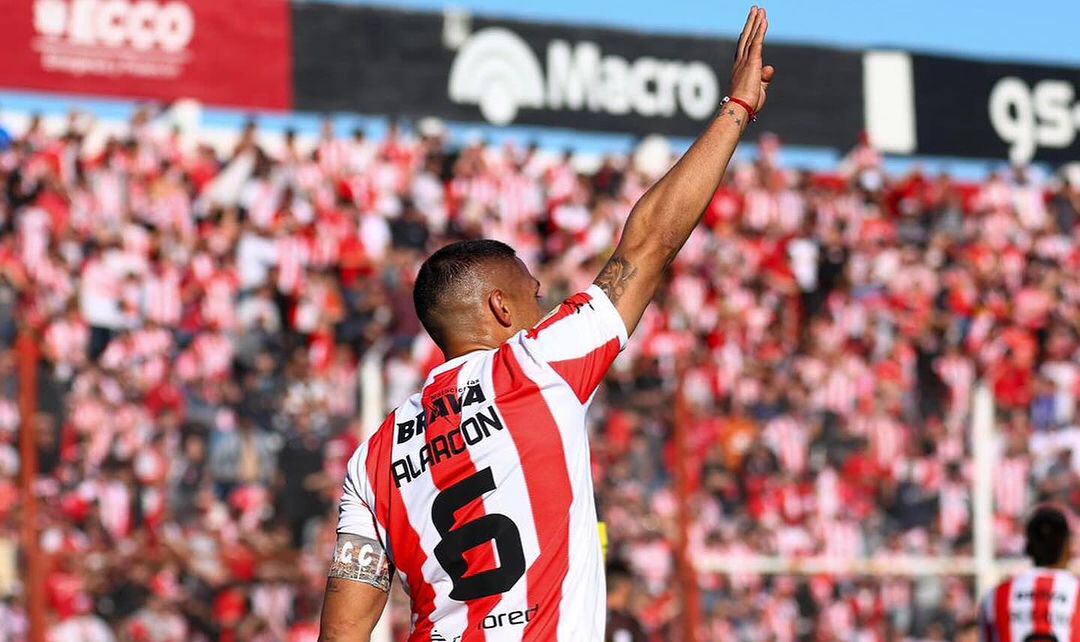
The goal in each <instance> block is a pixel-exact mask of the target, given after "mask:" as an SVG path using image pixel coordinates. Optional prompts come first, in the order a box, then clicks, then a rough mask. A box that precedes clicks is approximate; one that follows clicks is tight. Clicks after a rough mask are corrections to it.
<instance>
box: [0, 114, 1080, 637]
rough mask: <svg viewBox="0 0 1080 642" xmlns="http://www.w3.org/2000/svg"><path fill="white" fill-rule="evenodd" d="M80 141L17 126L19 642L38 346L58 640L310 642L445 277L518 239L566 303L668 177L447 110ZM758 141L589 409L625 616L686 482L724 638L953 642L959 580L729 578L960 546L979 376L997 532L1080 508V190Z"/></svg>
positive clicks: (10, 136)
mask: <svg viewBox="0 0 1080 642" xmlns="http://www.w3.org/2000/svg"><path fill="white" fill-rule="evenodd" d="M86 123H87V120H86V119H83V118H72V119H71V121H70V123H69V124H68V126H67V127H63V128H60V129H57V130H55V131H54V130H49V129H48V128H47V127H46V126H45V124H44V122H43V121H41V120H34V121H33V122H32V123H31V125H30V126H29V127H28V128H27V129H26V130H25V131H18V132H10V133H8V132H3V133H2V134H0V188H2V193H0V373H2V375H3V376H2V377H0V593H2V594H3V602H0V641H3V642H15V641H18V640H22V639H24V635H25V627H26V616H25V614H24V613H23V597H22V593H21V584H20V581H19V579H18V574H17V571H16V570H15V566H16V550H17V548H16V546H17V545H16V542H17V537H18V527H19V524H20V521H19V516H20V509H21V503H20V495H19V490H18V471H19V468H20V464H21V462H20V458H19V451H18V430H19V425H20V418H19V413H18V408H17V405H16V395H17V392H18V390H17V389H18V384H17V379H16V377H15V371H16V365H17V361H16V358H17V355H16V351H15V345H16V337H17V336H18V334H19V333H20V332H28V333H32V334H31V335H30V336H33V337H35V342H36V345H37V346H39V347H40V350H41V353H42V357H43V360H42V362H41V363H42V367H41V370H40V376H39V393H40V394H39V398H40V404H41V412H40V413H39V414H38V415H37V416H35V417H33V418H29V419H28V420H27V425H29V426H31V427H32V429H33V430H34V437H35V439H36V445H37V449H38V461H37V466H38V471H39V476H38V479H37V481H36V483H35V486H34V491H35V493H36V494H37V496H38V497H39V498H40V511H41V513H42V514H41V520H42V521H41V526H42V536H41V542H42V546H43V548H44V550H45V552H46V554H47V558H48V566H49V571H48V574H47V577H46V579H45V585H46V592H47V598H48V611H49V616H48V617H49V622H50V627H51V631H50V640H53V641H55V642H61V641H62V642H99V641H100V642H108V641H110V640H126V641H131V642H181V641H183V640H222V641H227V642H232V641H235V642H267V641H282V642H306V641H314V640H315V638H316V635H317V615H318V610H319V605H320V599H321V595H322V590H323V585H324V581H325V571H326V566H327V564H328V561H329V558H330V554H331V551H332V548H333V543H334V527H335V522H336V518H335V514H336V511H335V500H336V499H337V497H338V494H339V492H340V484H341V480H342V478H343V468H344V463H345V461H346V459H347V458H348V456H349V455H350V454H351V452H352V450H353V449H354V448H355V447H356V445H357V444H358V439H359V435H360V434H361V425H360V420H359V417H360V415H361V411H362V409H361V408H360V400H361V395H360V392H359V391H360V387H361V386H360V374H359V373H360V362H361V359H363V358H364V357H366V356H368V355H375V358H376V359H377V360H376V363H378V364H381V365H380V367H381V370H382V373H383V379H384V382H383V383H384V390H385V400H383V401H384V404H383V405H384V406H385V408H379V409H378V410H379V412H382V411H383V410H385V409H389V408H391V407H393V406H394V405H396V404H397V403H399V402H400V401H402V400H403V398H404V397H405V396H407V395H408V394H410V393H411V392H412V391H413V390H415V389H416V388H417V387H418V384H419V383H420V382H421V380H422V378H423V376H424V375H426V372H427V369H429V368H430V367H432V366H433V365H435V364H437V363H438V361H439V359H440V358H441V357H440V355H439V354H438V352H437V350H436V349H435V348H434V346H433V345H432V344H431V343H430V341H429V340H427V339H426V338H425V337H424V336H423V333H422V331H421V329H420V326H419V323H418V321H417V320H416V317H415V315H414V313H413V310H412V299H411V295H410V293H411V284H412V279H413V278H414V275H415V271H416V268H417V267H418V265H419V262H420V261H421V260H422V258H423V257H424V256H426V254H427V253H429V252H430V251H432V250H433V249H434V248H437V247H438V246H439V245H440V244H441V243H443V242H445V241H446V240H448V239H456V238H462V237H479V236H490V237H494V238H499V239H501V240H505V241H507V242H509V243H510V244H511V245H512V246H514V247H515V248H517V249H518V251H519V253H520V254H521V255H522V257H523V258H524V260H525V261H526V262H527V263H528V264H530V266H533V268H534V271H535V272H536V273H537V274H538V275H540V278H541V281H542V282H543V284H544V288H545V290H544V294H545V297H546V300H547V302H548V303H550V304H552V305H553V304H555V303H557V302H558V301H559V300H561V298H562V297H564V296H566V295H568V294H571V293H573V292H575V291H578V290H580V289H583V288H584V287H586V286H587V284H588V283H589V282H590V281H591V279H592V277H593V276H595V274H596V273H597V272H598V270H599V267H600V266H601V265H602V262H603V260H604V259H605V258H606V254H607V253H608V252H609V251H610V250H611V248H612V247H613V246H614V242H615V241H616V239H617V235H618V232H619V229H620V225H621V222H622V221H623V220H624V218H625V216H626V215H627V213H628V212H629V209H630V207H631V206H632V205H633V203H634V202H635V200H636V199H637V198H638V197H639V196H640V195H641V194H642V193H643V192H644V190H645V189H646V188H647V187H648V185H649V184H650V181H651V180H652V179H653V178H655V177H654V176H651V175H650V174H649V173H648V172H647V171H645V170H644V168H642V167H641V166H640V165H641V164H640V163H639V162H638V161H639V160H640V159H637V158H635V157H633V156H625V157H624V156H617V157H616V156H613V157H610V158H607V159H605V160H604V161H603V162H602V163H600V164H599V165H597V166H594V167H591V168H588V169H587V171H585V170H583V169H582V168H581V167H580V166H578V165H577V164H576V162H575V160H574V159H573V158H572V157H571V156H570V155H569V154H567V155H553V154H550V153H544V152H542V151H541V150H537V149H532V148H530V149H515V148H513V147H511V146H493V145H486V144H484V143H483V142H476V143H469V144H464V145H461V146H455V145H453V144H451V142H450V141H449V139H448V138H447V137H446V136H445V135H444V134H443V133H442V132H441V131H439V130H437V129H435V130H432V131H428V132H427V133H428V135H420V134H414V133H408V132H405V131H404V130H399V129H397V128H393V127H391V129H390V130H389V132H388V134H387V135H386V136H385V137H384V138H382V139H381V140H377V141H376V140H370V139H369V138H367V137H366V136H365V135H364V132H363V131H357V132H355V133H352V134H350V135H347V136H340V135H336V134H335V132H334V131H333V127H332V126H327V127H326V128H325V131H324V132H323V135H322V136H321V137H320V138H319V139H318V140H317V141H315V143H314V144H313V145H309V146H307V147H305V146H304V145H303V144H302V143H301V141H300V140H299V139H298V137H296V136H294V135H292V134H286V136H285V138H284V141H283V142H280V141H279V142H280V144H275V145H272V146H268V145H264V144H262V141H265V140H267V139H268V138H270V137H269V136H263V135H262V134H260V132H259V131H258V130H257V128H256V126H255V125H254V124H252V125H250V126H248V127H246V128H245V129H244V131H243V132H242V134H241V135H240V136H239V138H238V140H237V142H236V144H235V146H233V147H232V148H230V149H228V150H224V151H223V150H220V149H215V148H214V147H211V146H209V145H207V144H196V145H190V144H188V139H187V136H186V133H183V132H179V131H173V130H171V129H169V128H168V127H166V126H164V125H163V123H162V121H161V119H159V118H155V117H154V114H153V113H151V112H150V111H148V110H140V111H139V112H138V113H137V114H136V116H135V117H134V118H133V120H132V122H131V123H130V126H129V127H128V128H127V129H126V131H125V132H124V133H123V135H121V136H116V137H113V138H110V139H108V140H107V141H105V142H104V143H101V142H100V141H99V142H98V143H97V144H91V143H92V141H91V138H92V137H90V136H88V135H87V129H86ZM758 142H759V151H758V153H757V155H756V158H755V159H754V160H753V161H752V162H751V161H744V162H741V163H739V164H737V166H735V167H734V168H733V169H732V171H731V172H729V177H728V179H727V180H726V183H725V185H724V186H723V187H722V188H721V189H720V190H719V191H718V193H717V194H716V197H715V199H714V201H713V203H712V205H711V206H710V208H709V210H708V212H707V213H706V217H705V221H704V223H703V225H702V226H701V228H700V229H699V230H698V231H697V232H695V234H694V236H693V237H691V240H690V242H689V243H688V246H687V248H686V250H685V251H684V252H683V253H682V254H680V256H679V258H678V259H677V260H676V261H675V262H674V264H673V265H672V266H671V269H670V281H669V283H668V285H667V287H666V288H665V289H664V290H663V292H662V293H661V294H660V296H659V298H658V300H657V302H656V303H655V304H654V305H653V306H652V307H651V308H650V310H649V311H648V312H647V313H646V317H645V319H644V320H643V322H642V324H641V327H640V329H639V331H638V333H637V334H636V335H635V337H634V338H633V340H632V341H631V342H630V345H629V347H628V348H627V350H626V352H625V354H624V355H622V356H621V357H620V358H619V359H618V360H617V361H616V365H615V367H614V369H613V372H612V373H611V375H610V377H609V380H608V382H607V384H606V386H605V387H604V388H603V389H602V391H601V392H600V393H599V395H598V398H597V401H596V403H595V404H594V410H593V412H592V426H591V430H592V445H593V449H594V461H595V480H596V486H597V501H598V502H599V506H600V512H601V515H602V517H603V519H604V520H605V521H606V523H607V528H608V533H609V537H610V542H611V546H610V556H611V557H612V558H613V559H617V560H619V561H621V563H622V564H625V566H626V567H627V568H628V569H629V572H630V574H631V577H633V578H634V579H633V581H632V582H630V583H629V584H626V583H621V584H619V591H618V593H619V601H620V602H619V604H618V606H617V608H618V609H619V610H620V614H619V616H620V617H623V618H624V619H625V618H628V619H630V620H637V621H638V622H640V623H641V625H642V627H643V629H644V631H645V632H646V635H647V637H643V638H641V639H642V640H650V641H652V640H672V639H677V638H676V637H675V633H674V627H675V620H676V611H677V602H676V593H675V589H676V586H677V581H676V578H675V572H676V571H675V558H674V554H673V550H672V542H673V541H675V524H676V523H677V520H676V519H675V511H676V505H677V503H676V501H675V497H674V487H673V481H672V479H673V472H672V471H673V470H674V468H673V467H674V466H676V465H682V466H685V470H686V471H687V474H688V477H689V488H690V492H691V503H692V507H693V510H692V521H691V539H690V557H691V559H692V560H694V561H695V562H696V563H698V564H699V565H700V567H701V569H702V571H701V573H700V585H701V600H702V612H703V615H704V618H703V619H704V622H705V625H704V626H705V627H706V628H705V630H703V631H702V637H701V639H706V640H739V641H742V640H746V641H750V640H753V641H762V640H773V641H775V642H793V641H795V640H814V641H831V640H836V641H844V642H847V641H851V642H884V641H886V640H906V641H916V640H918V641H922V640H945V639H963V636H964V635H967V634H969V629H970V623H971V620H972V619H973V617H974V604H975V596H974V595H973V585H972V582H971V581H970V580H969V579H968V578H957V577H943V578H935V577H925V578H912V577H906V576H901V575H896V576H873V577H866V576H858V575H827V574H821V575H815V576H798V575H777V576H769V575H758V574H754V573H746V572H742V573H735V574H726V573H721V572H718V571H716V569H717V568H719V567H720V566H722V565H724V564H725V563H726V564H731V563H732V562H733V561H734V562H737V561H738V560H739V559H745V556H747V555H752V554H760V555H769V556H787V557H805V556H827V557H832V558H838V559H854V558H858V557H863V556H871V557H877V558H880V559H883V560H885V559H888V558H889V557H890V556H894V555H899V554H910V555H928V556H936V555H965V554H971V551H972V530H971V526H972V524H971V514H972V509H971V497H970V493H969V489H970V483H971V482H970V479H971V475H972V459H971V452H972V451H971V445H970V443H969V439H968V437H969V434H970V428H969V422H968V419H969V415H970V408H971V401H972V399H973V395H974V385H975V383H976V381H978V380H980V379H981V380H984V381H986V382H987V384H988V386H989V388H990V390H991V391H992V394H993V397H994V399H995V401H996V408H997V414H998V417H997V418H998V428H999V430H1000V431H1001V439H1000V444H996V445H995V447H1000V449H1001V456H1002V459H1001V461H1000V464H999V466H998V468H997V469H996V471H995V475H994V487H993V495H994V500H995V522H994V529H995V534H996V542H997V543H998V548H999V550H998V551H997V552H998V553H999V554H1002V555H1018V554H1020V552H1021V550H1020V549H1021V546H1022V542H1021V540H1020V538H1021V537H1022V529H1021V528H1020V525H1021V520H1022V517H1023V514H1024V512H1025V510H1026V509H1027V508H1028V507H1029V506H1030V505H1031V502H1032V501H1035V500H1051V499H1052V500H1058V501H1062V502H1065V503H1071V505H1074V506H1075V505H1080V427H1078V423H1077V422H1078V419H1077V413H1076V410H1077V408H1076V406H1077V403H1076V399H1077V394H1078V393H1080V365H1078V364H1080V341H1078V340H1080V278H1078V275H1080V226H1078V225H1077V222H1078V217H1080V181H1074V182H1071V183H1070V182H1069V181H1067V180H1065V179H1064V178H1061V179H1057V178H1055V179H1053V180H1047V181H1043V180H1042V179H1040V178H1038V177H1037V175H1036V174H1035V173H1034V172H1031V171H1028V170H1024V169H1015V170H1009V171H1003V172H999V173H996V174H994V175H992V176H991V177H989V178H988V179H986V180H985V181H984V182H981V183H977V184H975V183H972V184H965V183H959V182H957V181H954V180H952V179H951V178H950V177H949V176H947V175H940V176H931V175H927V174H925V173H923V172H920V171H917V170H916V171H912V172H910V173H907V174H904V175H891V174H889V173H888V172H886V171H885V169H884V166H883V163H882V159H881V157H880V156H879V155H878V154H876V153H875V152H874V151H873V150H872V149H871V148H870V147H869V146H868V145H866V144H865V143H862V144H860V145H858V146H857V147H856V148H855V149H854V150H853V151H852V152H851V153H850V154H849V155H848V156H847V157H846V158H845V160H844V161H843V163H842V164H841V165H840V166H839V167H838V168H837V169H836V171H835V172H832V173H828V174H814V173H809V172H802V171H797V170H794V169H791V168H787V167H784V166H782V165H781V163H780V162H779V158H780V145H779V141H777V140H776V139H775V138H773V137H770V136H768V135H763V136H761V138H760V139H759V141H758ZM676 419H678V421H680V422H683V423H682V425H684V426H685V427H686V428H687V431H686V434H687V435H688V437H687V440H686V444H685V448H683V450H682V451H678V452H677V451H676V450H675V449H674V448H675V447H674V445H673V443H674V442H673V440H672V434H673V429H674V425H675V421H676ZM624 589H625V590H624ZM399 599H400V598H399ZM398 612H399V613H400V612H401V610H400V609H399V610H398ZM395 625H396V628H397V630H398V632H399V633H400V632H401V631H402V630H404V629H405V627H407V623H406V622H403V621H400V620H399V621H397V622H396V623H395Z"/></svg>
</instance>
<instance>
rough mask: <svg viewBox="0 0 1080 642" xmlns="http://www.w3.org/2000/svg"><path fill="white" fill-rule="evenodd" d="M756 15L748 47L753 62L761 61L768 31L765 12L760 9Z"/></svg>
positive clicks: (767, 19) (767, 20)
mask: <svg viewBox="0 0 1080 642" xmlns="http://www.w3.org/2000/svg"><path fill="white" fill-rule="evenodd" d="M758 15H759V17H758V21H757V25H756V26H755V28H754V35H753V36H752V37H751V39H750V45H749V53H750V58H751V59H753V60H761V56H762V53H761V51H762V48H763V47H764V45H765V33H766V32H767V31H768V30H769V18H768V16H766V14H765V10H764V9H760V10H759V12H758Z"/></svg>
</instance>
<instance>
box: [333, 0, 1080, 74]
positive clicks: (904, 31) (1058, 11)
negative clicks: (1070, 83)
mask: <svg viewBox="0 0 1080 642" xmlns="http://www.w3.org/2000/svg"><path fill="white" fill-rule="evenodd" d="M338 1H340V2H351V3H356V4H380V5H383V6H397V7H405V8H413V9H441V8H443V7H446V6H453V7H458V8H463V9H468V10H471V11H474V12H477V13H481V12H482V13H486V14H494V15H502V16H514V17H523V18H534V19H535V18H541V19H545V20H557V21H567V22H586V23H593V24H602V25H612V26H619V27H632V28H635V29H641V30H646V31H672V32H682V33H698V34H712V35H720V36H724V35H735V34H737V33H738V31H739V28H740V27H741V26H742V21H743V19H744V18H745V16H746V12H747V11H748V10H749V7H750V2H749V0H746V1H744V0H739V1H737V2H736V1H734V0H710V1H706V0H531V1H529V0H455V1H454V2H450V3H447V2H445V1H440V0H394V1H384V2H379V3H370V2H367V1H366V0H338ZM763 6H765V7H766V8H767V9H768V10H769V23H770V26H769V35H770V36H772V37H773V38H775V39H776V40H777V41H780V40H784V41H793V42H818V43H826V44H839V45H843V46H848V47H856V48H859V47H867V46H895V47H902V48H908V49H914V50H920V51H927V52H941V53H953V54H963V55H966V56H972V57H978V58H1005V59H1015V60H1028V61H1036V62H1045V63H1058V64H1069V65H1080V37H1077V28H1078V26H1080V0H1042V1H1039V0H1035V1H1032V0H1027V1H1024V0H1019V1H1018V0H981V1H975V0H769V1H766V2H764V3H763Z"/></svg>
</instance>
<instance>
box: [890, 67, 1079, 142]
mask: <svg viewBox="0 0 1080 642" xmlns="http://www.w3.org/2000/svg"><path fill="white" fill-rule="evenodd" d="M911 59H912V69H913V78H914V83H915V89H914V98H915V120H916V139H917V141H918V142H917V149H918V151H919V153H922V154H939V155H954V156H975V157H982V158H1009V159H1010V160H1012V161H1013V162H1015V163H1026V162H1028V161H1030V160H1033V159H1037V160H1046V161H1073V160H1078V159H1080V135H1078V134H1080V69H1075V68H1073V69H1069V68H1066V67H1042V66H1037V65H1016V64H1007V63H997V62H995V63H987V62H976V61H972V60H961V59H956V58H942V57H936V56H923V55H912V56H911Z"/></svg>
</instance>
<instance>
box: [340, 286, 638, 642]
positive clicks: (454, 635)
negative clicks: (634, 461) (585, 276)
mask: <svg viewBox="0 0 1080 642" xmlns="http://www.w3.org/2000/svg"><path fill="white" fill-rule="evenodd" d="M626 340H627V333H626V327H625V325H624V323H623V321H622V318H621V317H620V316H619V314H618V311H617V310H616V309H615V307H614V306H613V305H612V304H611V302H610V301H609V300H608V298H607V296H606V295H605V294H604V292H603V291H602V290H601V289H600V288H598V287H597V286H592V287H590V288H589V289H588V290H586V291H585V292H582V293H579V294H575V295H574V296H572V297H570V298H568V299H567V300H566V301H564V302H563V303H562V304H561V305H559V306H558V307H557V308H556V309H555V310H553V311H552V312H551V313H550V314H549V315H547V316H546V317H545V318H544V319H543V320H542V321H541V322H540V323H538V324H537V325H536V326H535V327H534V328H532V329H530V330H527V331H522V332H520V333H518V334H517V335H515V336H514V337H513V338H511V339H510V340H509V341H507V342H506V343H505V344H503V345H502V346H500V347H499V348H498V349H494V350H482V351H476V352H471V353H469V354H466V355H462V356H460V357H457V358H454V359H451V360H450V361H448V362H446V363H444V364H442V365H440V366H438V367H437V368H435V369H433V370H432V372H431V373H430V374H429V375H428V377H427V380H426V381H425V382H424V386H423V389H422V391H421V392H420V393H418V394H415V395H413V396H412V397H410V398H409V400H408V401H406V402H405V403H404V404H402V405H401V406H400V407H399V408H397V409H396V410H395V411H394V412H393V413H392V414H391V415H390V416H389V417H388V418H387V420H386V422H385V423H384V424H383V425H382V426H381V427H380V428H379V430H378V431H377V432H376V433H375V434H374V435H373V436H372V437H371V438H370V439H368V440H367V441H366V442H365V443H364V444H363V445H361V446H360V448H358V449H357V451H356V453H354V455H353V457H352V459H351V460H350V462H349V466H348V472H347V475H346V480H345V487H344V496H343V497H342V500H341V511H340V519H339V525H338V532H339V533H348V534H352V535H358V536H362V537H368V538H371V539H375V540H377V541H378V542H380V543H382V544H383V546H384V547H385V549H386V553H387V555H388V556H389V558H390V559H391V560H392V561H393V563H394V565H395V566H396V568H397V571H398V575H399V577H400V579H401V580H402V584H403V586H404V587H405V588H406V590H407V591H408V592H409V595H410V598H411V601H412V608H413V616H412V621H413V625H412V632H411V634H410V636H409V641H410V642H420V641H423V642H428V641H429V640H430V641H437V640H445V641H447V642H450V641H454V640H459V641H467V640H481V641H484V642H493V641H498V642H503V641H507V642H517V641H519V640H523V639H535V640H553V641H571V640H572V641H575V642H577V641H585V642H591V641H593V640H595V641H597V642H599V641H600V640H603V637H604V623H605V616H606V614H605V610H606V603H605V598H604V594H605V590H604V568H603V558H602V554H601V550H600V542H599V536H598V531H597V520H596V508H595V501H594V497H593V486H592V476H591V466H590V457H589V444H588V436H587V434H586V429H585V412H586V409H587V407H588V405H589V402H590V400H591V399H592V397H593V394H594V393H595V391H596V389H597V387H598V386H599V384H600V382H601V381H602V380H603V378H604V375H605V373H606V372H607V370H608V368H609V367H610V366H611V363H612V362H613V361H614V359H615V357H616V356H617V355H618V354H619V352H620V351H621V350H622V349H623V348H624V347H625V345H626Z"/></svg>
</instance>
